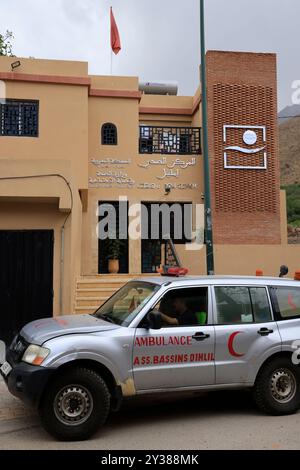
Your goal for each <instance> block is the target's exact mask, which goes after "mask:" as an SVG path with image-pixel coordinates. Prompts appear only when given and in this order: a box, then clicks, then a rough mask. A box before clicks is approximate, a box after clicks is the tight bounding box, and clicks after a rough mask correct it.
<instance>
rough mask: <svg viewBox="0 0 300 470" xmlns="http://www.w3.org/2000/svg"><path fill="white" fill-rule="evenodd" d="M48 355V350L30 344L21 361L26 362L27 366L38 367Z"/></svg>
mask: <svg viewBox="0 0 300 470" xmlns="http://www.w3.org/2000/svg"><path fill="white" fill-rule="evenodd" d="M49 354H50V349H47V348H42V347H41V346H37V345H36V344H31V345H30V346H28V348H27V349H26V351H25V352H24V355H23V357H22V361H24V362H27V364H32V365H34V366H40V365H41V364H42V362H43V361H44V360H45V359H46V357H47V356H49Z"/></svg>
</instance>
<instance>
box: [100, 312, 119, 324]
mask: <svg viewBox="0 0 300 470" xmlns="http://www.w3.org/2000/svg"><path fill="white" fill-rule="evenodd" d="M97 318H103V320H105V321H107V322H109V323H115V322H114V321H113V319H112V318H111V317H110V316H109V315H107V314H105V313H104V314H101V315H99V317H97Z"/></svg>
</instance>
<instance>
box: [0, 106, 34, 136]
mask: <svg viewBox="0 0 300 470" xmlns="http://www.w3.org/2000/svg"><path fill="white" fill-rule="evenodd" d="M38 133H39V102H38V101H29V100H12V99H6V100H5V101H4V102H3V103H0V135H2V136H11V137H38Z"/></svg>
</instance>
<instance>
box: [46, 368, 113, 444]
mask: <svg viewBox="0 0 300 470" xmlns="http://www.w3.org/2000/svg"><path fill="white" fill-rule="evenodd" d="M109 410H110V393H109V390H108V388H107V385H106V383H105V382H104V380H103V379H102V378H101V377H100V376H99V375H98V374H97V373H96V372H94V371H93V370H90V369H86V368H84V367H78V368H74V369H70V370H68V371H66V372H65V373H64V374H63V375H61V376H58V377H57V378H56V379H55V380H54V382H52V383H51V384H50V387H49V389H47V390H46V393H45V395H44V397H43V399H42V402H41V404H40V408H39V414H40V418H41V421H42V424H43V426H44V428H45V429H46V431H48V432H49V434H51V435H52V436H54V437H55V438H57V439H59V440H65V441H76V440H85V439H88V438H89V437H90V436H91V435H92V434H94V433H95V432H96V431H97V430H98V428H99V427H100V426H101V425H103V424H104V423H105V421H106V419H107V417H108V414H109Z"/></svg>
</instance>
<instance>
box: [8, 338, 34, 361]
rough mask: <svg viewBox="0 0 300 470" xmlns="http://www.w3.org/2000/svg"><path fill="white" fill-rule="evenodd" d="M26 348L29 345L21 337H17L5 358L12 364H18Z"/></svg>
mask: <svg viewBox="0 0 300 470" xmlns="http://www.w3.org/2000/svg"><path fill="white" fill-rule="evenodd" d="M28 346H29V343H27V341H25V339H24V338H23V337H22V336H21V335H17V336H16V337H15V338H14V339H13V342H12V343H11V345H10V347H9V349H8V351H7V358H8V359H10V361H11V362H13V363H16V362H20V361H21V359H22V357H23V354H24V352H25V351H26V349H27V347H28Z"/></svg>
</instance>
